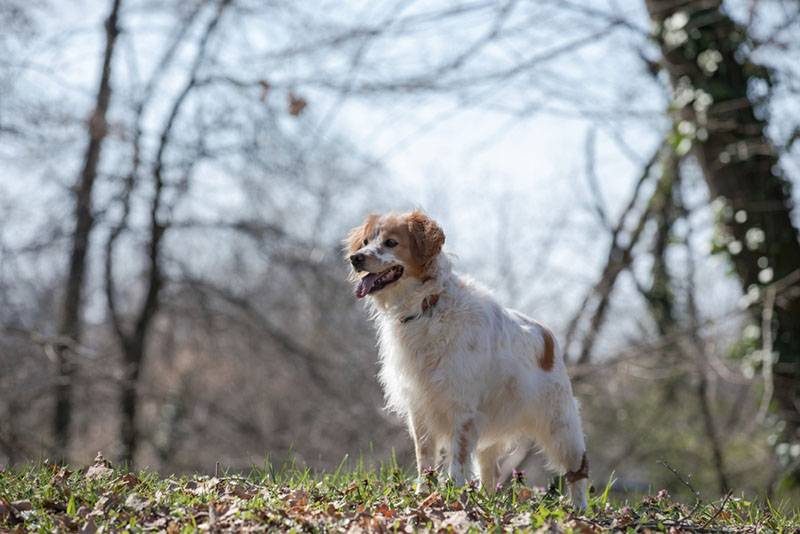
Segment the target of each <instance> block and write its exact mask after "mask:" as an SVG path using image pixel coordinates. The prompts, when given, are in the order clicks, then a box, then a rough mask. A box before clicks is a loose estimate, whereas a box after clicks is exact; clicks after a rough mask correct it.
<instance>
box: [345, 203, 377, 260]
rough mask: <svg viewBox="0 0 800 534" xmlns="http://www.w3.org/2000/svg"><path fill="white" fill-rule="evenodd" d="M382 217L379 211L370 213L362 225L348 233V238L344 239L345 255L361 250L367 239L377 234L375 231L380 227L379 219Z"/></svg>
mask: <svg viewBox="0 0 800 534" xmlns="http://www.w3.org/2000/svg"><path fill="white" fill-rule="evenodd" d="M380 219H381V216H380V215H378V214H377V213H370V214H369V215H367V218H366V220H365V221H364V223H363V224H362V225H361V226H357V227H355V228H353V229H352V230H350V232H349V233H348V234H347V238H345V240H344V243H345V251H344V252H345V256H349V255H351V254H353V253H354V252H357V251H358V250H360V249H361V248H362V247H363V246H364V240H365V239H372V236H374V235H375V231H376V230H377V229H378V221H380Z"/></svg>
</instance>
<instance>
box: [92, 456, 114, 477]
mask: <svg viewBox="0 0 800 534" xmlns="http://www.w3.org/2000/svg"><path fill="white" fill-rule="evenodd" d="M112 474H114V470H113V469H111V462H109V461H108V460H106V459H105V457H104V456H103V453H102V452H98V453H97V456H95V457H94V461H93V462H92V465H90V466H89V467H88V468H87V469H86V478H88V479H96V478H104V477H108V476H111V475H112Z"/></svg>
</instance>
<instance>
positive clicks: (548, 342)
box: [537, 323, 556, 371]
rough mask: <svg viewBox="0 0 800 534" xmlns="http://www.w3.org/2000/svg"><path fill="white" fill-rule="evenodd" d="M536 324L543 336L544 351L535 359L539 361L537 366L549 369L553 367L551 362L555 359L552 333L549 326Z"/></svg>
mask: <svg viewBox="0 0 800 534" xmlns="http://www.w3.org/2000/svg"><path fill="white" fill-rule="evenodd" d="M537 326H538V327H539V330H540V331H541V332H542V338H544V352H543V353H542V356H541V357H540V358H538V359H537V361H538V363H539V367H541V368H542V370H543V371H549V370H550V369H552V368H553V364H554V363H555V361H556V343H555V340H554V339H553V333H552V332H551V331H550V329H549V328H547V327H545V326H542V325H540V324H538V323H537Z"/></svg>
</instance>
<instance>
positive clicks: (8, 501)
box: [0, 456, 800, 534]
mask: <svg viewBox="0 0 800 534" xmlns="http://www.w3.org/2000/svg"><path fill="white" fill-rule="evenodd" d="M429 484H430V487H431V488H432V489H431V490H428V491H424V492H422V493H421V494H420V495H417V494H415V493H414V486H413V483H412V482H411V479H410V477H409V475H408V473H406V472H404V471H403V470H401V469H399V468H398V467H397V466H396V465H394V464H390V465H385V466H383V467H381V468H379V469H374V470H370V469H366V468H365V467H364V466H363V465H358V466H354V467H352V468H349V467H348V466H347V465H346V463H345V462H343V463H342V465H340V466H339V468H338V469H336V470H335V471H334V472H331V473H321V474H316V473H313V472H312V471H310V470H308V469H300V468H297V467H295V466H293V465H289V466H284V467H282V468H275V467H274V466H271V465H269V464H267V465H266V466H265V467H263V468H257V469H253V471H252V472H251V473H249V474H248V475H246V476H245V475H239V474H230V473H225V474H218V475H217V476H199V475H196V476H188V477H175V476H170V477H166V478H164V477H160V476H159V475H158V474H156V473H153V472H146V471H140V472H138V473H131V472H127V471H125V470H121V469H115V468H113V467H112V466H111V465H110V464H109V463H108V462H107V461H105V460H104V459H103V458H102V457H100V456H98V458H97V459H96V460H95V462H94V463H93V464H92V465H90V466H88V467H86V468H83V469H76V470H74V471H73V470H70V469H69V468H68V467H63V466H58V465H53V464H48V463H41V464H37V465H31V466H28V467H23V468H19V469H10V470H5V471H2V472H0V531H6V530H9V531H14V530H15V529H16V530H19V531H32V532H45V531H47V532H51V531H53V530H58V531H79V532H84V533H92V532H97V531H99V530H101V529H102V530H103V531H116V530H131V531H147V530H159V531H166V532H168V533H177V532H194V531H197V530H211V531H227V530H235V531H242V530H256V531H264V530H268V531H276V530H280V531H298V532H299V531H346V530H356V531H358V530H367V531H400V532H403V531H404V532H410V531H412V530H428V531H436V532H438V531H445V532H447V531H454V532H465V531H484V530H490V531H505V530H513V531H542V532H575V533H581V534H583V533H591V532H603V531H619V532H648V531H650V532H653V531H655V532H793V531H796V530H797V529H800V521H799V520H798V517H797V515H796V514H794V513H792V514H788V513H785V512H784V511H782V510H779V509H776V508H775V507H773V506H770V505H769V503H760V504H759V503H754V502H750V501H747V500H745V499H743V498H739V497H734V496H732V495H729V496H728V497H727V498H725V499H723V500H720V501H718V502H697V503H691V504H682V503H679V502H675V501H673V500H672V499H671V498H670V497H669V496H668V495H667V494H666V492H665V491H661V492H659V493H658V494H656V495H651V496H645V497H643V498H641V499H639V500H637V501H636V502H622V503H615V502H613V499H612V498H611V492H610V490H611V482H609V483H608V484H606V486H605V487H604V488H603V489H602V490H601V491H597V492H595V493H594V494H592V495H591V496H590V506H589V509H588V510H587V511H586V512H585V513H582V514H579V513H576V512H575V511H574V510H573V509H572V508H571V507H570V506H569V504H568V500H567V499H566V498H565V497H564V496H562V495H561V493H560V492H559V491H558V490H557V488H551V489H550V490H547V491H546V490H544V489H536V488H529V487H527V486H526V485H525V484H524V480H522V478H521V477H517V478H516V479H515V480H512V481H511V482H509V483H508V484H506V485H505V487H503V488H502V489H500V491H498V492H497V493H496V494H495V495H491V496H490V495H487V494H486V493H484V492H483V491H481V490H479V489H478V488H477V487H475V486H467V487H464V488H458V487H453V486H452V485H450V484H448V483H442V482H440V481H438V480H437V476H436V474H434V473H432V474H431V475H430V477H429Z"/></svg>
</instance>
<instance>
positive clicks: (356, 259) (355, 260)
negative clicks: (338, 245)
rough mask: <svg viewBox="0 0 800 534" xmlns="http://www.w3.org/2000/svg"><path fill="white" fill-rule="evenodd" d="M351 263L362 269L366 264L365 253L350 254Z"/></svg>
mask: <svg viewBox="0 0 800 534" xmlns="http://www.w3.org/2000/svg"><path fill="white" fill-rule="evenodd" d="M350 263H352V264H353V267H355V268H356V269H361V268H362V267H363V266H364V255H363V254H353V255H352V256H350Z"/></svg>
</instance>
